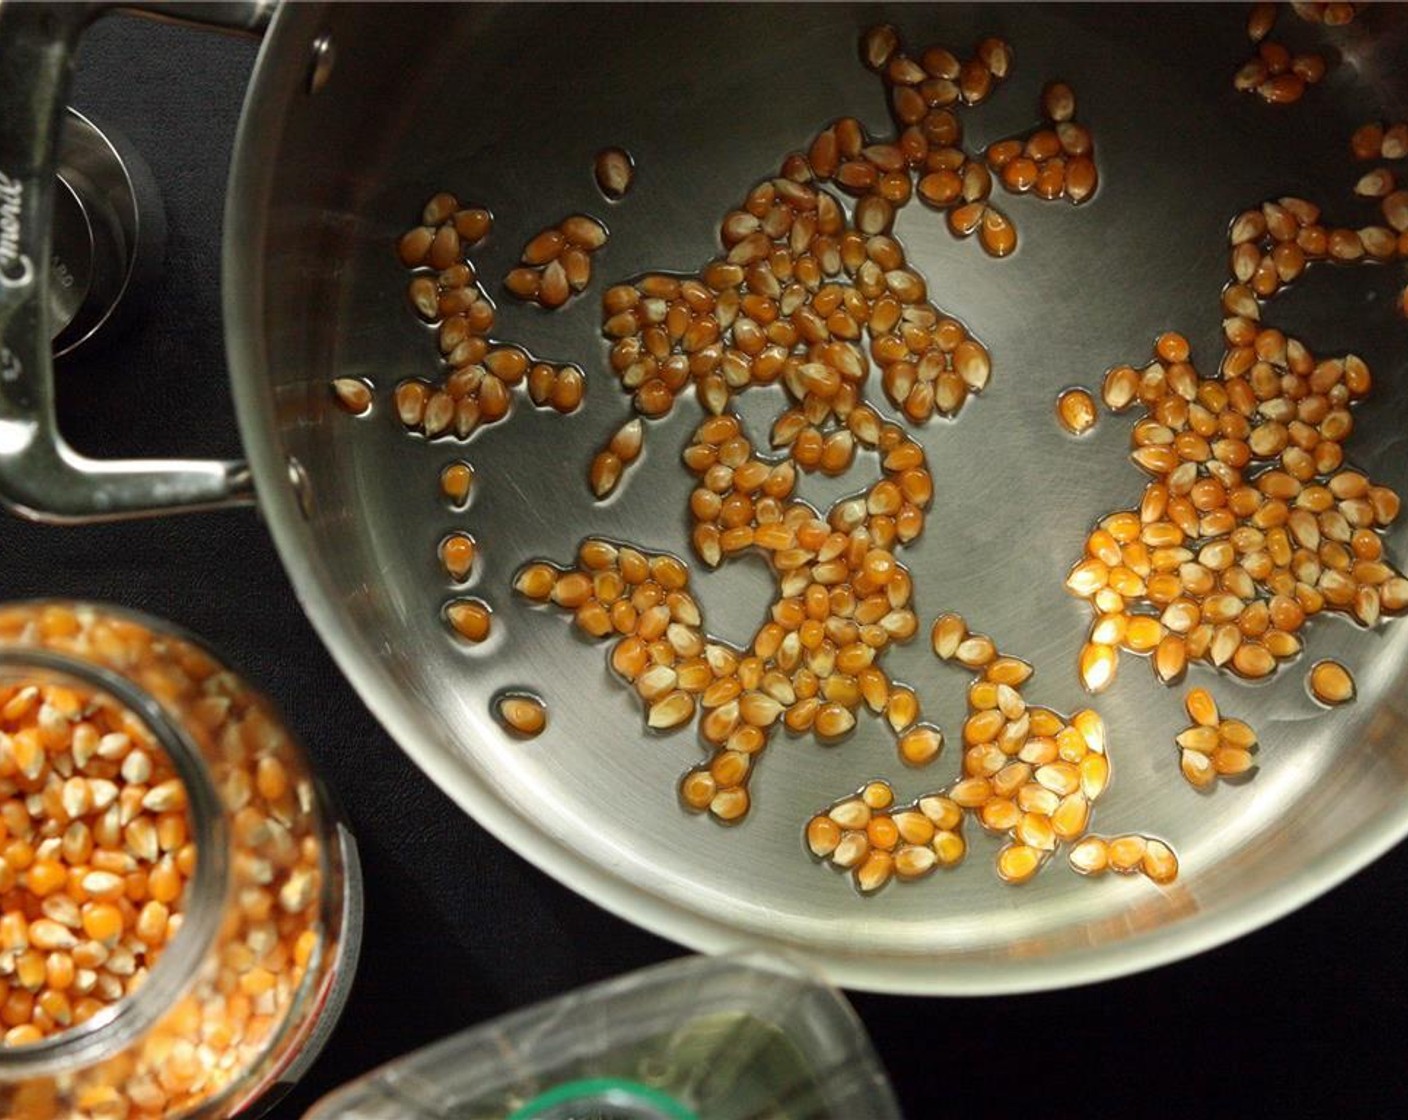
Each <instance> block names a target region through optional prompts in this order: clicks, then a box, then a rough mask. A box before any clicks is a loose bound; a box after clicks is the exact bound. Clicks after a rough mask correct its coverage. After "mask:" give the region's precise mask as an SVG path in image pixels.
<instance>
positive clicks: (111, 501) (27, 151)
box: [0, 0, 268, 522]
mask: <svg viewBox="0 0 1408 1120" xmlns="http://www.w3.org/2000/svg"><path fill="white" fill-rule="evenodd" d="M108 6H110V5H102V4H71V5H39V4H13V3H0V98H3V100H4V104H5V112H4V113H3V114H0V501H3V502H4V504H5V505H6V506H7V507H8V508H9V509H11V510H12V511H14V512H15V513H18V514H21V515H22V516H26V517H32V518H34V519H36V520H44V521H69V522H76V521H91V520H110V519H113V518H119V517H140V516H145V515H148V514H152V513H158V512H169V511H172V510H179V509H204V508H209V507H213V506H219V505H228V504H234V503H240V502H247V501H249V500H251V498H252V493H251V486H250V481H249V475H248V472H247V471H246V470H245V467H244V464H243V463H227V462H220V461H215V460H192V459H184V460H183V459H168V460H147V459H124V460H97V459H89V458H87V457H86V456H83V455H80V454H79V453H78V452H76V451H74V449H73V448H72V447H70V446H69V445H68V443H67V442H65V440H64V438H63V435H62V434H61V433H60V432H59V430H58V423H57V420H56V418H55V416H54V368H53V365H54V364H53V355H52V353H51V333H52V332H51V330H50V325H49V316H50V313H51V307H50V299H49V286H50V283H51V280H50V269H49V268H48V267H47V262H48V261H49V259H50V257H51V255H52V251H53V250H52V246H53V237H52V218H53V212H54V210H53V196H54V191H55V184H56V182H57V178H56V175H55V171H56V168H57V166H58V146H59V136H60V131H61V129H62V127H63V123H64V119H65V115H64V102H65V100H66V95H67V91H68V84H69V77H70V62H71V60H72V57H73V52H74V50H75V48H76V46H77V43H78V39H79V36H80V35H81V34H82V31H83V28H84V27H85V26H86V25H87V23H88V21H89V20H90V19H92V18H93V16H94V15H95V14H97V13H99V12H101V11H102V10H103V9H104V8H105V7H108ZM192 7H195V8H199V6H198V5H195V6H192ZM183 11H184V6H181V5H174V6H173V14H181V13H182V12H183ZM267 12H268V9H267V5H266V4H263V3H260V2H258V0H251V2H250V3H247V4H236V3H222V4H213V5H210V7H209V12H208V18H209V20H210V21H211V22H212V23H214V24H216V25H218V26H221V27H225V28H232V27H242V28H251V29H257V28H258V27H260V26H261V25H262V22H263V20H264V19H265V18H266V17H267ZM104 143H106V141H104ZM135 166H136V164H135V162H133V163H132V164H131V165H130V166H129V168H128V171H129V172H130V171H131V170H132V168H134V167H135ZM82 170H83V167H82V165H81V164H80V165H78V167H77V169H76V170H75V175H77V174H78V173H79V172H81V171H82ZM89 181H90V183H92V185H93V186H94V190H95V194H94V195H93V199H94V200H100V201H102V202H103V203H104V205H103V206H100V207H98V209H100V210H103V211H104V212H106V209H107V207H108V206H110V205H111V204H112V200H111V199H110V198H109V197H108V196H107V194H106V192H107V190H108V189H109V187H110V185H111V184H109V183H108V181H107V180H106V179H105V178H104V177H103V176H102V175H99V174H97V173H96V172H94V173H93V174H91V175H90V176H89ZM90 217H91V215H90ZM114 220H115V219H114ZM115 221H116V220H115ZM114 228H115V229H116V230H117V231H118V233H120V230H121V226H120V222H119V223H118V224H117V225H116V226H115V227H114ZM148 229H149V231H150V229H151V227H150V226H149V227H148ZM115 236H116V234H115ZM132 236H133V238H134V240H133V243H132V246H133V258H132V260H133V262H138V261H140V260H142V259H143V253H142V242H143V237H144V235H143V234H142V232H141V231H139V230H137V229H136V227H135V226H134V228H133V235H132ZM94 244H100V242H99V241H97V240H95V242H94ZM119 276H121V277H122V287H121V288H119V289H118V294H117V303H120V302H121V292H122V290H123V289H125V288H126V286H127V285H128V284H129V283H130V282H131V280H132V276H131V274H130V272H129V273H126V274H119Z"/></svg>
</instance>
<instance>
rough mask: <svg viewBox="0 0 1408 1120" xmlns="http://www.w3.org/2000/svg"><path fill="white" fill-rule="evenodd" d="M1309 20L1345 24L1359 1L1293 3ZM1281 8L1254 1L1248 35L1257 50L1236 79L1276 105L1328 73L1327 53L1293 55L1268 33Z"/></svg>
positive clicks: (1285, 102)
mask: <svg viewBox="0 0 1408 1120" xmlns="http://www.w3.org/2000/svg"><path fill="white" fill-rule="evenodd" d="M1292 7H1293V8H1294V9H1295V12H1296V14H1297V15H1298V16H1300V17H1301V19H1303V20H1305V21H1306V22H1307V23H1323V24H1325V26H1327V27H1343V26H1344V25H1345V24H1347V23H1350V22H1352V21H1353V20H1354V17H1355V14H1356V13H1357V11H1358V8H1359V5H1358V4H1344V3H1338V4H1293V5H1292ZM1277 15H1278V8H1277V5H1276V4H1273V3H1259V4H1253V5H1252V10H1251V12H1249V13H1248V15H1247V38H1249V39H1250V40H1251V41H1252V42H1253V43H1255V44H1257V53H1256V54H1255V55H1254V56H1253V57H1252V58H1251V59H1249V60H1248V61H1247V62H1245V63H1244V64H1243V65H1242V66H1241V68H1240V69H1238V71H1237V73H1236V75H1235V76H1234V77H1233V79H1232V85H1233V87H1234V88H1236V89H1238V90H1241V91H1243V92H1252V91H1255V92H1256V93H1258V94H1260V95H1261V97H1262V99H1263V100H1265V101H1268V102H1270V103H1271V104H1273V105H1288V104H1290V103H1291V102H1293V101H1299V100H1300V99H1301V97H1302V96H1303V95H1304V93H1305V88H1306V86H1313V85H1318V84H1319V83H1320V81H1321V80H1322V79H1323V78H1324V77H1325V70H1326V64H1325V58H1324V56H1323V55H1320V54H1315V53H1311V52H1306V53H1304V54H1297V55H1292V54H1291V52H1290V51H1288V50H1287V49H1286V48H1285V47H1284V46H1282V45H1281V44H1280V43H1276V42H1273V41H1271V40H1269V39H1267V38H1266V37H1267V36H1268V35H1269V34H1271V29H1272V28H1273V27H1275V26H1276V17H1277Z"/></svg>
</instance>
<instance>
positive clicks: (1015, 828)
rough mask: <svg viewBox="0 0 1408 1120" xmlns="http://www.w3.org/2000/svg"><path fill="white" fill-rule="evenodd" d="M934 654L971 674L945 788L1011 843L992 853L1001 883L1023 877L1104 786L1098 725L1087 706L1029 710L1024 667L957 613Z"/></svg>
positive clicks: (946, 621) (1028, 671)
mask: <svg viewBox="0 0 1408 1120" xmlns="http://www.w3.org/2000/svg"><path fill="white" fill-rule="evenodd" d="M932 640H933V646H934V653H935V654H936V655H937V656H938V657H939V658H940V659H942V660H944V661H954V662H957V663H958V664H959V665H962V666H964V667H965V668H967V669H971V670H973V671H975V672H977V673H978V674H980V675H979V676H978V678H977V679H976V680H974V681H973V683H972V684H971V685H970V686H969V688H968V713H969V714H968V718H967V719H966V720H965V721H964V724H963V777H962V778H961V779H960V780H959V781H958V782H957V783H956V784H954V785H953V786H952V787H951V788H950V789H949V790H948V796H949V797H950V798H952V800H953V801H954V802H955V803H956V804H957V805H959V806H960V807H961V808H964V809H968V810H971V811H972V812H973V813H974V814H975V815H976V816H977V818H978V821H979V823H980V824H982V826H983V827H984V828H985V829H987V830H988V831H989V832H994V833H998V834H1001V835H1006V836H1007V837H1008V838H1009V840H1010V843H1009V844H1008V845H1007V846H1006V847H1004V848H1003V849H1002V851H1001V853H1000V854H999V855H998V863H997V868H998V873H999V874H1000V875H1001V876H1002V877H1003V878H1004V879H1006V880H1007V881H1009V882H1022V881H1024V880H1026V879H1029V878H1030V877H1031V876H1032V875H1034V874H1036V872H1037V871H1038V870H1039V869H1040V868H1041V866H1042V864H1043V863H1045V862H1046V860H1047V859H1048V858H1050V856H1051V854H1052V853H1053V852H1055V850H1056V848H1057V846H1058V844H1059V843H1061V842H1062V841H1065V842H1068V843H1070V842H1074V841H1075V840H1077V839H1079V838H1080V836H1081V835H1083V834H1084V832H1085V830H1086V828H1087V827H1088V825H1089V823H1090V813H1091V808H1092V806H1093V805H1094V803H1095V801H1096V799H1097V798H1099V797H1100V795H1101V794H1102V793H1104V791H1105V788H1106V786H1107V785H1108V784H1109V780H1110V761H1109V758H1108V756H1107V755H1106V753H1105V723H1104V720H1102V719H1101V718H1100V716H1099V714H1098V713H1097V712H1095V711H1093V710H1092V709H1089V708H1086V709H1083V710H1082V711H1079V712H1076V713H1075V714H1074V715H1072V716H1070V717H1069V718H1068V717H1065V716H1062V715H1060V714H1059V713H1057V712H1054V711H1052V710H1051V709H1050V708H1040V707H1035V706H1028V705H1027V702H1026V701H1025V700H1024V699H1023V698H1022V694H1021V689H1022V686H1023V685H1024V684H1025V683H1026V681H1027V680H1028V679H1029V678H1030V677H1031V675H1032V667H1031V665H1030V664H1028V663H1027V662H1026V661H1023V660H1022V659H1021V658H1017V657H1008V656H1003V655H1001V654H999V653H998V652H997V648H996V646H995V645H994V643H993V641H992V639H991V638H989V637H987V636H986V635H984V634H974V633H970V632H969V630H968V626H967V624H966V623H965V622H964V620H963V619H962V618H961V617H960V616H958V615H956V614H946V615H942V616H940V617H939V619H938V620H937V621H936V622H935V623H934V628H933V631H932Z"/></svg>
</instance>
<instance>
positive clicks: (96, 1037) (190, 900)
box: [0, 600, 230, 1080]
mask: <svg viewBox="0 0 1408 1120" xmlns="http://www.w3.org/2000/svg"><path fill="white" fill-rule="evenodd" d="M56 602H57V601H56V600H46V601H32V602H31V603H29V604H12V605H33V606H40V605H48V604H53V603H56ZM65 605H69V604H65ZM73 605H77V604H73ZM95 605H96V604H95ZM119 610H120V609H119ZM120 613H122V614H125V615H126V616H127V617H129V618H131V617H133V616H134V612H129V611H121V612H120ZM182 637H184V635H182ZM15 669H19V670H30V671H37V672H38V673H42V674H49V675H52V676H56V677H67V678H69V679H71V680H74V681H77V682H79V683H81V684H82V685H84V686H86V687H90V688H93V689H95V690H98V691H101V692H104V693H107V694H108V695H109V696H111V697H112V698H113V699H115V700H117V701H118V702H119V703H120V704H122V705H123V706H124V707H125V708H127V709H128V710H129V711H131V712H132V713H133V714H134V715H136V716H137V717H138V718H139V719H140V720H141V721H142V722H143V723H144V724H145V725H146V727H147V729H148V730H149V731H150V732H151V734H152V736H153V738H154V739H155V740H156V742H157V744H158V746H159V747H160V748H161V750H162V751H163V752H165V754H166V755H167V757H168V758H169V759H170V761H171V764H172V766H173V767H174V768H175V770H176V773H177V775H178V776H179V778H180V780H181V782H182V784H183V785H184V786H185V791H186V801H187V806H188V816H189V819H190V827H191V832H192V837H191V839H192V841H193V842H194V843H195V846H196V853H197V857H196V866H195V870H194V873H193V874H192V876H191V877H190V879H188V880H187V882H186V884H185V888H184V890H185V894H184V906H183V917H182V921H181V928H180V929H178V930H177V931H176V936H175V937H173V938H172V939H171V941H170V942H169V943H168V944H167V945H166V946H165V948H164V949H163V950H162V953H161V956H160V957H159V958H158V959H157V961H156V963H155V964H153V965H152V966H151V969H150V971H149V972H148V974H147V976H146V977H145V978H144V979H143V981H142V983H141V985H140V986H138V988H137V989H136V991H134V992H131V993H129V994H126V995H124V996H123V997H122V998H121V999H119V1000H117V1001H115V1002H114V1003H112V1004H109V1005H108V1006H107V1007H104V1008H103V1009H102V1010H101V1011H99V1012H97V1013H96V1014H94V1015H93V1016H92V1017H91V1018H89V1019H87V1020H85V1021H84V1022H83V1023H80V1024H77V1025H75V1026H72V1027H68V1028H66V1029H64V1030H62V1031H59V1032H57V1033H55V1034H52V1035H49V1036H48V1037H46V1038H43V1039H41V1040H39V1041H37V1042H32V1043H26V1044H24V1045H21V1046H13V1047H9V1046H0V1079H4V1080H9V1079H11V1078H16V1077H33V1076H42V1075H44V1074H51V1073H57V1072H60V1071H62V1070H66V1069H71V1068H74V1067H76V1066H81V1065H85V1064H88V1063H90V1062H93V1061H97V1060H101V1058H102V1057H104V1056H107V1055H109V1054H111V1053H113V1052H115V1051H114V1048H116V1049H122V1048H124V1047H125V1046H127V1045H128V1044H129V1043H132V1042H135V1041H136V1040H137V1039H139V1038H140V1037H141V1036H142V1035H143V1034H145V1033H146V1032H148V1031H150V1030H151V1029H152V1028H153V1027H155V1026H156V1025H157V1024H158V1023H159V1022H160V1021H161V1019H162V1017H163V1016H164V1015H165V1014H166V1013H167V1012H168V1011H169V1010H170V1009H171V1008H172V1007H173V1006H174V1005H175V1004H176V1003H177V1001H178V1000H180V998H181V997H182V996H183V995H184V994H185V993H186V991H187V990H188V989H189V988H190V986H191V985H192V983H193V982H194V980H195V979H196V975H197V973H198V972H199V970H200V967H201V964H202V963H203V961H204V960H205V958H206V956H207V955H208V953H209V951H210V949H211V947H212V945H213V944H214V943H215V940H216V936H217V935H218V933H219V930H220V924H221V921H222V914H223V911H224V908H225V902H226V898H227V895H228V892H229V883H230V866H229V850H230V837H229V827H228V823H227V821H226V819H225V813H224V806H223V802H222V799H221V797H220V794H219V792H218V791H217V790H216V788H215V783H214V781H213V779H212V776H211V773H210V768H209V766H208V764H207V763H206V761H205V758H204V756H203V754H202V752H201V750H200V748H199V747H198V746H197V745H196V744H195V742H193V741H192V739H191V737H190V735H189V734H188V733H187V731H186V729H185V728H184V727H182V726H181V724H180V723H179V721H177V720H176V719H174V718H173V717H172V715H171V713H170V712H168V711H167V709H166V707H165V706H164V705H163V704H162V703H161V702H160V701H159V700H157V699H156V697H155V696H153V695H152V694H151V693H150V692H148V691H147V690H146V689H144V688H142V687H141V686H140V685H139V684H137V683H136V682H135V681H133V680H132V679H131V678H129V677H127V676H125V675H124V674H123V673H121V672H120V671H119V670H117V669H114V668H111V667H109V666H106V665H103V664H100V663H95V662H93V661H88V660H85V659H84V658H83V657H81V656H79V655H76V654H72V653H67V652H63V651H59V650H53V649H49V648H47V647H44V646H39V645H15V646H9V647H5V646H0V674H5V673H6V672H7V671H12V670H15Z"/></svg>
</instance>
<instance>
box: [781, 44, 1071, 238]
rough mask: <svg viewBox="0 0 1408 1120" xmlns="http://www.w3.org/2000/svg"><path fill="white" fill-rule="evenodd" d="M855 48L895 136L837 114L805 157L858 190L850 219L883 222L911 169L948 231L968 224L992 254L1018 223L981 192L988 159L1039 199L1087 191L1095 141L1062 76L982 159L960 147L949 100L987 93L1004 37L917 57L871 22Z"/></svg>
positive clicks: (1001, 63) (1002, 71)
mask: <svg viewBox="0 0 1408 1120" xmlns="http://www.w3.org/2000/svg"><path fill="white" fill-rule="evenodd" d="M861 53H862V56H863V59H864V61H865V64H866V65H867V66H869V67H870V68H871V69H872V70H875V71H876V72H877V73H879V74H880V75H881V76H882V78H883V79H884V81H885V84H886V87H887V89H888V92H889V96H888V101H889V105H890V112H891V115H892V116H893V117H894V120H895V124H896V127H897V128H898V130H899V136H898V138H897V139H896V140H895V141H893V142H881V143H872V142H869V141H868V140H867V138H866V137H865V135H864V133H863V131H862V130H861V128H860V125H859V123H858V122H856V121H855V120H854V119H852V118H846V119H844V120H841V121H838V122H836V123H835V124H834V125H832V126H831V127H829V128H827V129H826V130H824V131H823V132H822V133H821V134H820V135H819V136H818V137H817V138H816V140H815V141H813V143H812V146H811V149H810V151H809V153H808V158H807V160H806V164H807V166H809V167H810V170H811V171H812V174H813V175H814V176H815V177H816V178H817V179H820V180H834V181H835V182H836V183H837V184H838V185H839V186H840V187H841V188H842V189H843V190H846V191H848V192H849V193H851V194H855V195H858V196H860V201H859V202H858V203H857V206H856V214H857V220H858V221H861V219H862V218H869V219H870V220H871V222H872V223H873V224H874V226H875V227H876V228H875V232H883V231H886V230H888V229H889V227H890V223H891V221H893V216H894V213H893V212H894V208H895V207H896V206H902V205H904V204H905V203H906V202H908V201H909V197H910V187H911V183H910V178H909V176H910V174H911V172H912V173H914V174H915V175H917V177H918V181H917V183H916V184H915V189H916V190H917V192H918V194H919V198H920V200H921V201H922V202H924V203H925V204H926V205H929V206H932V207H934V208H935V209H939V210H944V211H947V213H948V227H949V230H950V232H952V233H953V234H954V235H955V236H957V237H968V236H970V235H972V234H973V233H975V232H976V233H977V234H978V240H979V242H980V243H981V244H982V246H983V248H984V249H985V250H986V251H987V252H988V253H989V254H991V255H992V256H995V257H1005V256H1007V255H1008V254H1009V253H1011V252H1012V251H1013V250H1014V249H1015V248H1016V247H1017V231H1016V229H1015V227H1014V226H1013V225H1012V222H1011V220H1010V219H1009V218H1007V216H1006V215H1004V214H1003V213H1002V212H1001V211H1000V210H998V209H997V208H996V207H995V206H993V205H992V204H991V202H990V197H991V194H992V183H993V180H992V175H991V174H990V170H989V169H991V171H996V172H998V177H999V181H1000V182H1001V184H1002V186H1003V187H1004V188H1005V189H1006V190H1008V191H1010V192H1013V193H1026V192H1027V191H1033V192H1034V193H1035V194H1036V196H1037V197H1038V198H1042V199H1046V200H1048V201H1050V200H1053V199H1057V198H1061V197H1063V196H1064V197H1068V198H1069V199H1070V200H1071V201H1072V202H1075V203H1080V202H1083V201H1085V199H1087V198H1089V197H1090V195H1091V194H1092V193H1093V192H1094V190H1095V185H1096V180H1097V175H1096V170H1095V160H1094V143H1093V140H1092V138H1091V135H1090V132H1089V130H1087V129H1086V128H1084V127H1083V126H1081V125H1079V124H1077V123H1075V121H1074V119H1073V118H1074V116H1075V94H1074V92H1073V91H1072V90H1071V88H1070V86H1068V85H1066V84H1065V83H1063V82H1052V83H1050V84H1048V85H1047V87H1046V89H1045V91H1044V92H1043V95H1042V99H1041V112H1042V116H1043V118H1044V124H1042V125H1041V126H1038V127H1037V128H1035V129H1033V130H1031V131H1030V132H1028V133H1027V134H1025V135H1023V136H1020V137H1013V138H1009V139H1005V140H1001V141H998V142H997V143H995V144H993V145H991V146H990V147H989V148H988V151H987V158H986V163H985V162H984V160H982V159H975V158H973V157H970V156H969V155H968V154H967V153H966V152H965V151H964V150H963V149H962V147H960V145H961V143H962V139H963V128H962V125H961V124H960V123H959V120H958V117H957V116H956V114H955V110H956V109H959V108H963V107H967V106H974V105H979V104H981V103H982V102H983V101H985V100H987V98H988V96H989V95H990V94H991V93H992V91H993V89H994V87H995V85H996V83H998V82H1000V81H1001V80H1002V79H1003V78H1005V77H1006V76H1007V74H1008V72H1009V71H1010V70H1011V67H1012V48H1011V47H1010V46H1009V45H1008V44H1007V43H1006V42H1004V41H1003V40H1001V39H997V38H987V39H984V40H982V41H981V42H980V43H978V45H977V46H976V48H975V49H974V53H973V57H971V58H969V59H967V60H966V61H960V59H959V58H958V56H957V55H955V54H954V53H953V52H952V51H950V50H947V49H946V48H944V47H941V46H937V45H935V46H931V47H929V48H927V49H926V50H924V51H923V52H921V53H920V55H919V57H918V58H917V59H916V58H913V57H911V56H909V55H908V54H906V53H905V51H904V49H903V47H902V45H901V43H900V39H899V35H898V33H897V32H896V31H895V29H894V28H893V27H891V26H889V25H880V26H878V27H873V28H871V29H870V30H869V31H868V32H866V34H865V36H864V38H863V39H862V43H861ZM862 228H864V225H862Z"/></svg>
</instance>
